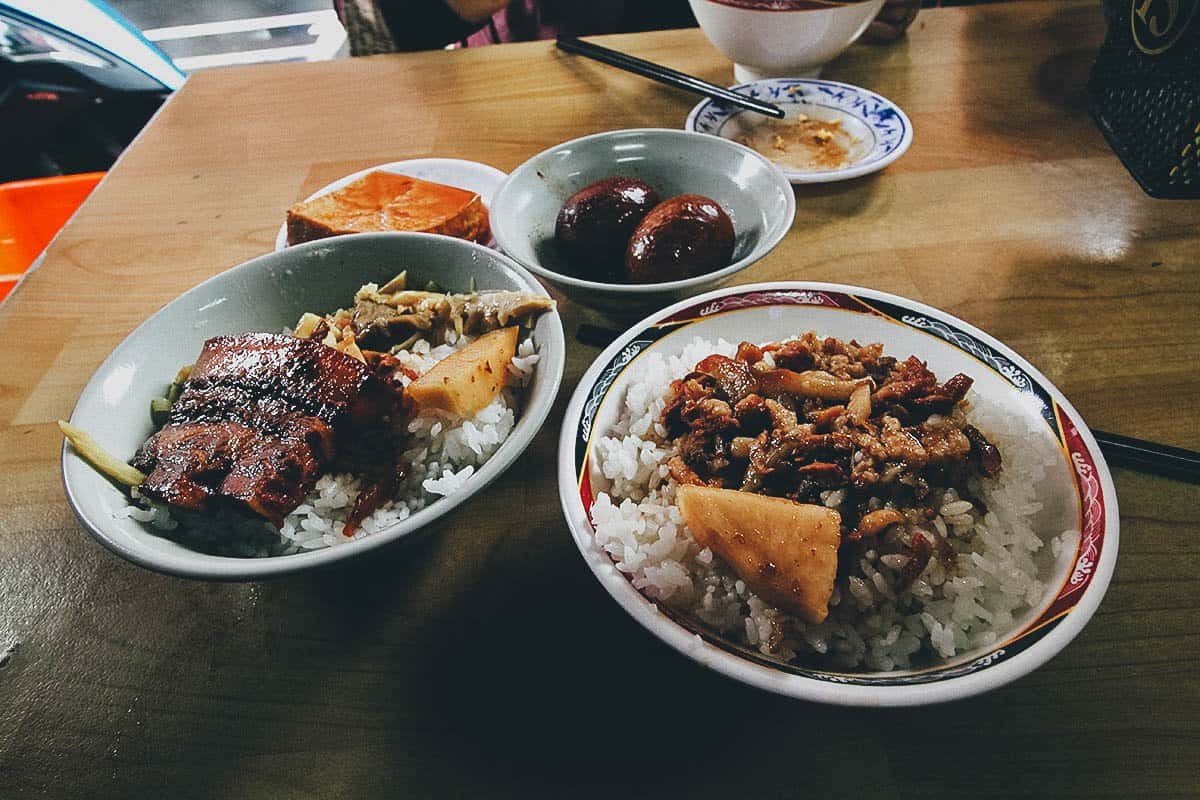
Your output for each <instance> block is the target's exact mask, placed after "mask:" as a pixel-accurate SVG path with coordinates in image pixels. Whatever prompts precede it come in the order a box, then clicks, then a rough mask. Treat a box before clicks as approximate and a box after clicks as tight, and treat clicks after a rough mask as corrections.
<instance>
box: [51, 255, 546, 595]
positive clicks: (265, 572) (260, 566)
mask: <svg viewBox="0 0 1200 800" xmlns="http://www.w3.org/2000/svg"><path fill="white" fill-rule="evenodd" d="M397 237H401V238H402V239H421V240H429V241H433V242H434V243H435V246H446V247H449V248H457V247H460V246H461V247H465V249H466V250H468V251H475V252H476V253H477V254H479V255H482V256H486V257H489V258H497V259H499V260H500V262H501V264H502V265H503V266H504V267H505V268H506V269H508V270H510V271H511V272H512V273H513V274H514V275H515V276H516V277H518V278H519V279H520V280H521V282H522V283H524V284H525V285H526V288H527V290H528V291H530V292H533V293H536V294H539V295H542V296H545V297H549V294H548V293H547V292H546V290H545V287H543V286H542V285H541V284H540V283H539V282H538V280H537V279H536V278H534V277H533V275H531V274H530V273H529V272H528V270H526V269H525V268H523V267H522V266H521V265H520V264H518V263H517V262H516V261H515V260H514V259H512V258H509V257H507V256H505V255H504V254H503V253H500V252H499V251H497V250H495V249H492V248H489V247H485V246H484V245H481V244H477V243H475V242H468V241H465V240H462V239H456V238H454V237H450V236H442V235H440V234H431V233H407V232H396V231H388V232H376V233H359V234H345V235H343V236H335V237H329V238H326V239H318V240H316V241H313V242H305V243H303V244H298V245H293V246H291V247H288V248H287V249H286V250H282V251H272V252H268V253H264V254H262V255H258V256H255V257H254V258H251V259H249V260H247V261H243V262H241V263H239V264H237V265H235V266H233V267H230V268H229V269H225V270H222V271H221V272H219V273H217V274H216V275H213V276H211V277H209V278H207V279H205V280H204V281H201V282H200V283H198V284H196V285H195V286H193V287H191V288H189V289H188V290H187V291H185V292H182V293H181V294H179V295H178V296H176V297H175V298H172V299H171V300H170V301H168V302H167V303H166V304H164V305H163V306H162V307H160V308H159V309H158V310H156V311H155V312H154V313H153V314H151V315H150V316H149V317H147V318H146V319H145V320H143V321H142V322H141V323H139V324H138V325H137V327H135V328H134V329H133V330H132V331H130V332H129V333H128V334H127V335H126V336H125V337H124V338H123V339H122V340H121V341H120V343H118V344H117V345H116V346H115V347H114V348H113V349H112V351H111V352H110V353H109V354H108V355H107V356H106V357H105V358H104V360H103V361H102V362H100V364H99V365H97V367H96V369H95V371H94V372H93V373H92V375H91V377H90V378H88V381H87V383H85V384H84V386H83V388H82V389H81V390H80V393H79V398H78V399H77V400H76V402H75V405H74V407H73V408H72V411H71V416H70V420H71V421H72V422H73V423H74V421H75V420H76V419H77V417H78V415H79V414H80V412H81V409H82V408H83V406H84V398H85V396H87V395H90V394H92V390H93V388H94V384H95V383H96V382H97V381H98V380H99V376H100V375H102V374H106V373H107V372H109V371H110V368H111V367H112V365H113V364H114V363H115V362H116V360H117V359H118V357H119V356H118V354H120V353H122V352H123V350H124V348H125V347H126V346H127V345H129V343H130V342H132V341H135V340H136V339H137V338H138V337H140V336H142V335H143V330H144V329H145V328H146V327H147V326H148V325H149V324H150V323H151V321H152V320H154V319H157V318H158V317H159V316H160V315H162V314H163V313H164V312H165V310H166V308H167V307H169V306H171V305H173V304H174V303H176V302H178V301H180V300H181V299H182V298H184V297H186V296H187V295H188V294H190V293H192V292H198V291H199V290H200V289H201V288H202V287H206V286H209V285H210V284H212V283H214V282H218V281H227V280H229V279H230V277H231V276H232V275H235V274H237V273H240V272H245V271H252V270H260V269H266V268H269V266H270V265H271V264H272V263H275V262H278V261H286V260H290V259H295V258H296V257H297V256H299V255H302V254H303V253H305V252H306V251H308V250H315V249H320V248H328V247H330V246H334V247H337V246H339V245H337V244H335V242H337V240H339V239H346V240H356V241H365V240H368V239H384V240H388V241H395V240H397ZM542 317H543V318H548V319H549V320H550V324H548V325H547V326H546V328H545V330H546V332H547V340H546V341H545V342H543V343H542V345H541V348H540V349H539V353H541V354H542V355H543V358H542V359H539V361H538V365H537V368H538V369H539V370H543V369H544V370H547V372H546V373H545V375H546V377H547V379H548V380H549V383H548V384H547V388H546V389H544V390H543V391H542V392H541V393H540V395H539V396H538V397H537V398H536V400H535V401H534V402H531V403H527V404H526V405H525V407H524V408H522V410H521V415H520V417H519V418H518V419H517V421H516V424H515V425H514V426H513V430H512V431H511V432H510V433H509V436H508V438H506V439H505V440H504V442H502V443H501V445H500V447H499V448H497V449H496V452H495V453H493V454H492V456H491V457H490V458H488V460H487V461H486V462H484V464H483V465H481V466H480V467H479V468H478V469H477V470H476V471H475V472H474V474H472V475H471V477H470V478H469V479H468V481H469V482H468V484H467V485H465V486H464V487H463V488H462V489H461V490H460V491H458V492H455V493H454V494H451V495H448V496H445V497H442V498H440V499H439V500H436V501H434V502H432V503H430V504H428V505H426V506H425V507H424V508H422V509H421V510H419V511H417V512H416V513H414V514H412V515H411V516H409V517H407V518H406V519H404V520H401V521H399V522H397V523H395V524H393V525H389V526H388V527H387V528H384V529H382V530H380V531H379V532H377V533H374V534H371V535H370V536H365V537H363V538H362V539H356V540H354V541H352V542H346V543H345V544H342V545H338V546H337V547H324V548H321V549H319V550H309V551H304V552H299V553H292V554H288V555H282V556H269V557H263V558H250V557H236V556H220V555H213V554H210V553H203V552H199V551H195V550H191V549H188V548H186V546H185V545H178V547H179V548H180V549H179V550H156V549H151V548H143V547H135V546H129V545H128V544H127V543H126V542H125V541H124V536H121V535H110V534H109V532H108V531H107V530H106V523H108V522H109V520H107V519H106V518H104V516H103V514H101V515H100V517H99V518H98V519H93V516H92V515H91V514H90V513H89V511H88V508H87V505H86V503H85V501H84V500H83V498H82V493H83V492H84V491H85V490H84V488H83V487H81V486H75V485H73V484H72V480H71V478H70V477H69V473H70V472H73V471H75V470H76V469H85V470H89V471H90V470H92V467H91V466H90V465H89V464H87V463H86V462H84V461H83V459H82V458H81V457H80V456H79V455H78V454H76V453H75V451H74V450H73V449H72V448H71V447H70V445H69V443H68V442H67V441H66V440H64V441H63V443H62V445H61V455H60V459H59V465H60V474H61V479H62V483H63V490H64V493H65V494H66V498H67V503H68V504H69V505H70V507H71V510H72V512H73V513H74V514H75V517H76V518H77V519H78V520H79V522H80V523H81V524H82V525H83V527H84V528H86V529H87V531H88V532H89V533H90V534H91V535H92V536H93V537H94V538H95V539H96V540H97V541H98V542H100V543H101V544H102V545H104V546H105V547H106V548H108V549H109V550H110V551H112V552H113V553H115V554H117V555H119V556H121V557H122V558H124V559H125V560H127V561H130V562H132V563H134V564H137V565H138V566H141V567H145V568H147V569H150V570H152V571H154V572H159V573H162V574H165V575H173V576H176V577H182V578H192V579H198V580H209V581H252V580H262V579H266V578H273V577H278V576H282V575H289V574H292V573H296V572H301V571H305V570H309V569H315V568H319V567H324V566H328V565H331V564H335V563H338V562H341V561H344V560H346V559H352V558H355V557H357V556H360V555H362V554H365V553H367V552H369V551H371V550H374V549H375V548H378V547H383V546H385V545H388V544H392V543H393V542H397V541H402V540H407V539H409V538H410V537H412V536H414V535H417V534H419V533H420V532H421V531H422V529H424V528H426V527H427V526H429V525H431V524H433V523H434V522H436V521H438V520H440V519H441V518H442V517H444V516H446V515H447V514H449V513H450V512H452V511H453V510H454V509H455V508H457V507H458V506H460V505H462V504H463V503H465V502H467V501H468V500H470V499H472V498H473V497H474V496H475V495H476V494H478V493H479V492H480V491H482V490H483V489H485V488H486V487H487V486H488V485H489V484H491V483H492V482H493V481H494V480H496V479H497V478H498V477H500V475H502V474H503V473H504V472H505V471H507V470H508V468H509V467H511V466H512V463H513V462H514V461H516V459H517V458H519V457H520V455H521V454H522V453H523V452H524V451H525V450H526V449H527V448H528V447H529V445H530V444H531V443H532V442H533V439H534V438H535V437H536V436H537V434H538V433H539V432H540V431H541V429H542V427H543V426H544V425H545V422H546V419H547V417H548V416H549V414H550V412H551V411H552V410H553V407H554V403H555V400H556V398H557V397H558V390H559V388H560V385H561V382H562V375H563V369H564V366H565V363H566V339H565V335H564V333H563V325H562V317H561V315H560V314H559V311H558V309H557V307H556V308H555V309H553V310H551V311H549V312H547V313H545V314H543V315H542ZM538 324H539V325H540V324H542V323H541V318H539V321H538ZM426 512H430V513H426ZM112 522H113V523H115V522H116V521H115V520H113V521H112ZM145 535H146V536H156V534H154V533H152V532H151V531H149V530H146V531H145ZM159 538H167V537H159Z"/></svg>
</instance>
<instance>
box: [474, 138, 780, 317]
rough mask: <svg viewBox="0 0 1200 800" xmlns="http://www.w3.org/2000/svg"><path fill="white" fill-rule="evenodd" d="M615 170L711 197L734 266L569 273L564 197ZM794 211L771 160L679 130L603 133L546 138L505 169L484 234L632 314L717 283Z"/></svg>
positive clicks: (590, 298) (761, 251) (774, 240)
mask: <svg viewBox="0 0 1200 800" xmlns="http://www.w3.org/2000/svg"><path fill="white" fill-rule="evenodd" d="M614 175H620V176H624V177H632V178H640V179H641V180H644V181H645V182H646V183H648V184H650V185H651V186H652V187H654V189H655V190H656V191H657V192H658V194H659V196H660V197H661V198H662V199H664V200H665V199H667V198H669V197H674V196H675V195H679V194H692V193H694V194H701V195H705V196H707V197H710V198H712V199H713V200H715V201H716V202H717V203H719V204H720V205H721V207H722V208H724V209H725V212H726V213H727V214H729V217H730V219H731V220H732V221H733V229H734V234H735V235H736V237H737V241H736V244H735V245H734V251H733V259H734V260H733V263H732V264H730V265H729V266H727V267H723V268H721V269H718V270H714V271H712V272H708V273H705V274H703V275H697V276H695V277H692V278H685V279H683V280H677V281H665V282H663V283H619V282H608V281H596V280H588V279H585V278H581V277H578V276H577V275H575V274H572V273H571V272H570V271H569V269H568V266H567V262H566V259H565V257H564V255H563V254H562V253H561V252H560V250H559V249H558V248H557V247H556V246H555V245H556V242H555V241H554V225H555V220H556V218H557V216H558V212H559V209H561V208H562V205H563V203H564V202H565V201H566V200H567V198H569V197H570V196H571V195H573V194H574V193H575V192H577V191H579V190H580V189H582V188H583V187H585V186H588V185H589V184H592V183H595V182H596V181H598V180H600V179H602V178H608V177H611V176H614ZM795 216H796V196H795V193H794V191H793V190H792V187H791V185H789V183H788V180H787V178H785V177H784V176H783V173H782V172H780V171H779V168H778V167H776V166H775V165H774V164H773V163H771V161H770V159H768V158H766V157H765V156H763V155H762V154H760V153H758V152H756V151H754V150H751V149H750V148H749V147H746V146H744V145H740V144H738V143H736V142H731V141H729V140H727V139H720V138H718V137H714V136H703V135H701V134H698V133H691V132H688V131H680V130H669V129H657V128H645V129H633V130H618V131H608V132H606V133H597V134H593V135H591V136H584V137H582V138H580V139H573V140H571V141H569V142H563V143H562V144H560V145H555V146H554V147H552V148H550V149H549V150H545V151H543V152H541V153H538V154H537V155H536V156H534V157H533V158H531V159H529V160H528V161H526V162H525V163H524V164H522V165H521V166H519V167H517V168H516V169H515V170H513V171H512V174H511V175H509V176H508V179H507V180H506V181H505V182H504V183H503V185H501V187H500V188H499V189H498V190H497V192H496V197H495V208H494V210H493V212H492V232H493V233H494V234H495V235H496V241H497V242H498V243H499V245H500V249H501V250H503V251H504V252H505V253H507V254H508V255H510V256H512V257H513V258H515V259H516V260H517V261H518V262H520V263H521V264H522V265H523V266H525V267H527V268H528V269H529V270H530V271H531V272H533V273H534V274H536V275H537V276H538V277H540V278H543V279H544V280H546V281H547V282H549V283H551V284H553V285H554V286H555V287H556V288H558V289H559V290H561V291H562V292H563V293H564V294H566V295H567V296H568V297H570V298H571V299H572V300H576V301H578V302H580V303H582V304H584V305H587V306H592V307H594V308H598V309H601V310H604V311H607V312H610V313H612V314H615V315H624V316H626V317H627V318H628V317H630V316H635V315H640V314H643V313H645V312H646V311H647V310H649V309H651V308H660V307H662V306H664V305H667V304H668V303H671V302H674V301H676V300H679V299H680V298H683V297H690V296H692V295H694V294H696V293H697V292H700V291H703V290H705V289H711V288H712V287H714V286H719V285H720V284H722V283H724V282H725V281H726V280H728V279H729V278H731V277H733V275H734V274H736V273H738V272H740V271H741V270H743V269H745V268H746V267H749V266H750V265H751V264H754V263H755V262H757V261H758V260H759V259H761V258H762V257H763V256H765V255H766V254H767V253H769V252H771V250H772V249H773V248H774V247H775V245H777V244H779V242H780V240H781V239H783V237H784V236H785V235H786V234H787V232H788V231H789V230H790V229H791V227H792V220H793V219H794V218H795Z"/></svg>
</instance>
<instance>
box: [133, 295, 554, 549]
mask: <svg viewBox="0 0 1200 800" xmlns="http://www.w3.org/2000/svg"><path fill="white" fill-rule="evenodd" d="M406 284H407V280H406V277H405V274H404V273H401V275H399V276H397V278H395V279H393V280H392V281H391V282H389V283H388V284H386V285H385V286H384V287H382V288H381V287H379V286H378V285H376V284H367V285H365V286H363V287H362V289H360V290H359V292H358V293H357V294H356V295H355V298H354V299H355V303H354V306H353V307H352V308H348V309H339V310H337V311H335V312H333V313H331V314H325V315H323V316H322V315H317V314H312V313H309V314H305V315H304V316H303V317H301V319H300V321H299V322H298V323H297V325H296V326H295V328H294V329H290V330H288V331H287V332H286V333H282V334H246V335H242V336H236V337H215V338H213V339H209V340H208V341H207V342H206V343H205V345H204V350H203V352H202V353H201V355H200V358H199V359H198V360H197V361H196V363H195V364H193V365H190V366H188V367H185V368H184V369H183V370H181V371H180V375H179V376H178V377H177V382H176V384H174V385H172V388H171V391H170V392H169V393H168V398H166V399H164V400H163V401H161V408H160V409H159V413H161V414H162V418H161V420H160V421H157V422H156V424H158V425H159V426H160V427H159V429H158V430H157V431H156V432H155V433H154V434H153V435H152V436H151V437H150V438H149V439H148V440H147V441H146V443H145V444H143V445H142V447H141V448H140V449H139V451H138V453H137V455H135V456H134V458H133V459H132V466H133V467H134V468H135V470H137V471H140V472H141V473H144V475H143V476H142V477H141V478H140V479H137V480H136V485H133V486H131V490H130V493H131V499H132V502H131V503H130V504H129V505H127V506H125V507H123V508H122V509H120V510H119V511H118V512H117V516H119V517H127V518H132V519H135V520H138V521H140V522H143V523H147V524H149V525H150V526H152V527H153V528H154V529H155V530H156V532H158V533H160V534H162V535H164V536H167V537H170V538H173V539H175V540H177V541H179V542H181V543H183V544H185V545H187V546H189V547H192V548H194V549H199V550H203V551H206V552H213V553H218V554H222V555H234V556H275V555H287V554H291V553H297V552H302V551H307V550H315V549H320V548H324V547H331V546H339V545H342V544H345V543H347V542H351V541H354V540H356V539H361V538H363V537H365V536H371V535H373V534H375V533H377V532H379V531H381V530H384V529H386V528H388V527H389V526H391V525H394V524H396V523H398V522H401V521H403V520H405V519H407V518H408V517H409V516H411V515H412V514H414V513H416V512H417V511H419V510H421V509H423V508H425V507H426V506H427V505H429V504H430V503H432V502H434V501H436V500H437V499H438V498H440V497H444V496H446V495H450V494H453V493H454V492H456V491H459V490H460V489H461V488H462V487H463V485H464V484H465V483H466V482H467V480H468V479H469V478H470V477H471V476H472V475H473V474H474V473H475V471H476V470H477V469H479V467H480V466H481V465H482V464H484V462H486V461H487V460H488V459H489V458H490V457H491V456H492V455H493V454H494V453H495V452H496V451H497V450H498V449H499V448H500V446H501V445H502V444H503V443H504V441H505V440H506V439H507V438H508V436H509V434H510V433H511V432H512V430H513V428H514V426H515V425H516V422H517V419H518V417H519V416H520V413H521V407H522V399H523V397H524V394H525V391H526V387H527V385H528V384H529V382H530V380H531V379H532V378H533V376H534V372H535V369H536V364H537V362H538V360H539V354H538V353H537V351H536V347H535V344H534V340H533V338H532V335H531V333H529V330H530V329H531V327H532V324H533V321H534V320H535V319H536V317H537V316H538V315H539V314H541V313H543V312H544V311H547V310H549V309H552V308H553V307H554V305H553V301H552V300H550V299H549V298H546V297H542V296H539V295H526V294H522V293H517V292H505V291H494V292H488V291H484V292H471V293H470V294H461V295H458V294H445V293H441V292H433V291H414V290H409V289H407V286H406ZM137 474H138V473H137V472H135V475H137Z"/></svg>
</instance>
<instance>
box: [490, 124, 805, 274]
mask: <svg viewBox="0 0 1200 800" xmlns="http://www.w3.org/2000/svg"><path fill="white" fill-rule="evenodd" d="M621 136H650V137H662V138H679V137H684V138H688V139H696V138H698V139H700V140H705V141H706V142H707V143H710V144H711V140H714V139H715V140H717V141H719V142H722V143H723V144H720V145H717V146H718V147H730V148H732V149H734V150H735V151H742V152H743V153H744V154H746V155H749V156H751V157H752V158H754V159H755V160H756V161H759V162H760V163H762V164H763V166H764V167H766V168H767V171H768V173H769V174H773V177H774V178H776V180H777V182H778V184H779V187H780V188H781V190H783V193H784V197H785V198H786V199H785V204H786V208H785V211H784V217H785V218H786V222H785V223H783V224H780V225H779V226H778V227H779V230H778V231H774V232H769V233H770V235H768V236H764V237H763V238H762V239H760V240H759V241H758V242H757V243H756V244H755V246H754V248H753V249H752V250H751V251H750V252H749V253H747V254H746V255H744V256H743V257H742V258H740V259H738V260H737V261H735V262H733V263H732V264H730V265H728V266H725V267H722V268H721V269H719V270H713V271H712V272H706V273H704V274H703V275H696V276H694V277H691V278H683V279H681V280H676V281H662V282H660V283H606V282H604V281H589V280H585V279H583V278H576V277H575V276H573V275H566V274H564V273H561V272H555V271H554V270H551V269H547V268H546V267H544V266H542V265H541V264H538V263H536V262H535V261H527V260H525V259H523V258H521V257H519V256H517V255H515V254H514V253H512V252H511V251H510V250H509V249H508V248H507V247H506V246H505V242H506V241H509V242H511V241H514V240H516V238H517V237H515V236H510V235H509V234H510V232H509V231H508V230H506V229H505V228H504V225H503V222H502V220H503V216H502V215H501V214H493V215H492V218H491V225H492V235H493V236H494V237H495V238H496V244H497V245H498V246H499V247H500V250H501V251H502V252H504V253H505V254H506V255H508V256H509V257H510V258H512V259H513V260H514V261H517V262H519V263H520V264H521V265H522V266H524V267H525V268H526V269H528V270H529V271H530V272H533V273H534V274H536V275H539V276H541V277H543V278H545V279H546V280H548V281H552V282H554V283H560V284H563V285H565V286H570V287H572V288H575V289H592V290H601V291H604V292H606V293H609V294H626V295H641V294H650V293H655V294H657V293H667V292H680V291H687V290H689V289H695V288H698V287H702V286H705V285H710V284H712V283H714V282H717V281H722V280H725V279H727V278H729V277H731V276H732V275H735V274H736V273H738V272H741V271H742V270H744V269H746V268H747V267H749V266H751V265H753V264H755V263H757V262H758V261H760V260H762V259H763V258H764V257H765V256H766V255H767V254H768V253H770V252H771V251H772V250H774V249H775V247H776V245H778V244H779V243H780V242H781V241H783V238H784V237H785V236H787V234H788V232H789V231H790V230H791V229H792V225H793V224H794V223H795V220H796V195H795V190H794V189H792V185H791V182H790V181H788V179H787V176H786V175H784V174H783V171H782V170H780V169H779V166H778V165H777V164H775V162H773V161H771V159H769V158H767V157H766V156H764V155H763V154H762V153H760V152H758V151H757V150H755V149H753V148H751V147H746V146H745V145H743V144H739V143H737V142H734V141H732V140H730V139H725V138H723V137H720V136H711V135H709V134H707V133H698V132H696V131H686V130H680V129H678V128H618V129H616V130H611V131H601V132H600V133H592V134H588V135H587V136H580V137H577V138H575V139H569V140H567V141H565V142H560V143H558V144H556V145H554V146H553V147H548V148H546V149H545V150H542V151H541V152H539V153H537V154H536V155H534V156H532V157H530V158H528V159H526V160H525V161H524V162H523V163H522V164H521V165H520V166H518V167H517V168H516V169H514V170H513V171H512V172H510V173H509V174H508V177H507V178H505V179H504V182H503V183H501V184H500V186H499V188H497V189H496V194H495V195H494V196H493V205H494V206H495V207H496V208H499V207H501V206H502V205H503V203H504V199H505V196H506V194H507V192H509V191H512V189H511V186H512V185H514V184H515V181H516V179H517V177H518V176H523V175H524V174H525V173H528V172H529V171H531V170H536V167H535V166H534V162H535V161H537V160H539V159H542V158H545V157H547V156H549V155H551V154H553V153H555V152H557V151H559V150H561V149H563V148H565V147H572V146H577V145H580V144H583V143H586V142H591V141H593V140H600V139H612V138H618V137H621Z"/></svg>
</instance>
